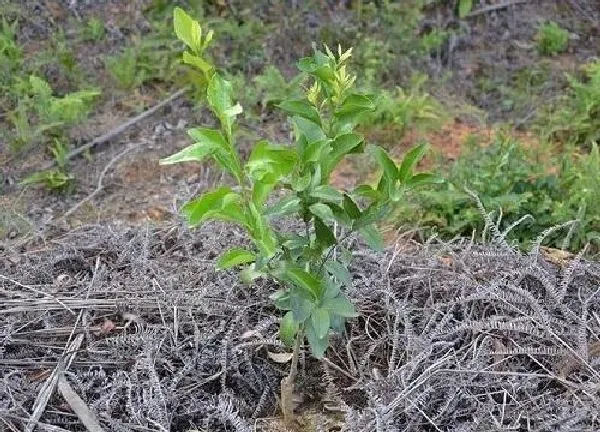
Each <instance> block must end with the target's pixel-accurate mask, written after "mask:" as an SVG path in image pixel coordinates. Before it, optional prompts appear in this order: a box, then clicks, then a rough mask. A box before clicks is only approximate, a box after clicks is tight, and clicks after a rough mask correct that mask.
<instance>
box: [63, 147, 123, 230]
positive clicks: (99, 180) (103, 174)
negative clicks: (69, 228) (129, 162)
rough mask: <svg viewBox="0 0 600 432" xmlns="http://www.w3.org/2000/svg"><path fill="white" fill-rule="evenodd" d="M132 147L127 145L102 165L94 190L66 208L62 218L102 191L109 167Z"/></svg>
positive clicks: (64, 218) (65, 217)
mask: <svg viewBox="0 0 600 432" xmlns="http://www.w3.org/2000/svg"><path fill="white" fill-rule="evenodd" d="M132 149H133V146H129V147H127V148H126V149H125V150H123V151H122V152H121V153H119V154H118V155H116V156H115V157H114V158H112V159H111V160H110V162H109V163H108V164H106V166H105V167H104V169H103V170H102V172H101V173H100V177H99V178H98V184H97V185H96V189H94V191H93V192H92V193H91V194H89V195H88V196H86V197H85V198H84V199H82V200H81V201H79V202H78V203H77V204H75V205H74V206H73V207H71V208H70V209H69V210H67V211H66V212H65V214H63V215H62V219H63V220H66V219H67V218H68V217H69V216H70V215H72V214H73V213H74V212H75V211H76V210H77V209H78V208H79V207H81V206H82V205H84V204H85V203H86V202H88V201H90V200H92V199H93V198H94V197H95V196H96V195H98V194H99V193H100V192H102V189H104V184H103V181H104V177H106V174H107V173H108V170H110V168H111V167H112V166H113V165H114V164H115V163H116V162H117V161H118V160H119V159H121V158H122V157H123V156H125V155H126V154H127V153H129V152H130V151H131V150H132Z"/></svg>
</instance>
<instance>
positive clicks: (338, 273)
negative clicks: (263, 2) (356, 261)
mask: <svg viewBox="0 0 600 432" xmlns="http://www.w3.org/2000/svg"><path fill="white" fill-rule="evenodd" d="M325 269H327V271H328V272H329V273H330V274H331V275H333V276H334V277H335V278H336V279H337V280H338V282H340V283H342V284H344V285H346V287H350V286H351V285H352V278H351V276H350V272H349V271H348V269H347V268H346V267H345V266H344V265H343V264H342V263H340V262H337V261H335V260H328V261H327V262H325Z"/></svg>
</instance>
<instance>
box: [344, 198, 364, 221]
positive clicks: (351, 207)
mask: <svg viewBox="0 0 600 432" xmlns="http://www.w3.org/2000/svg"><path fill="white" fill-rule="evenodd" d="M344 210H345V211H346V213H347V214H348V216H350V218H351V219H352V220H356V219H358V218H360V216H361V211H360V209H359V208H358V206H357V205H356V203H355V202H354V201H353V200H352V198H350V196H348V195H347V194H344Z"/></svg>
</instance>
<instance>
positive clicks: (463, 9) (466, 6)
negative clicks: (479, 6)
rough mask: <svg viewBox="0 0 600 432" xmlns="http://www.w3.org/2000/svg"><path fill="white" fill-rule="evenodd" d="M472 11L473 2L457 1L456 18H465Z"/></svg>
mask: <svg viewBox="0 0 600 432" xmlns="http://www.w3.org/2000/svg"><path fill="white" fill-rule="evenodd" d="M472 9H473V0H458V16H459V18H465V17H466V16H467V15H469V13H471V10H472Z"/></svg>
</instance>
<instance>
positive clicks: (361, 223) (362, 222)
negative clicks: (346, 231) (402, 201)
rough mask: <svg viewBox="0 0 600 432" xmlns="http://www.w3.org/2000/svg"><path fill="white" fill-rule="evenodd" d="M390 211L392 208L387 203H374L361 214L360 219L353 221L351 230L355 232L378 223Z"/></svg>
mask: <svg viewBox="0 0 600 432" xmlns="http://www.w3.org/2000/svg"><path fill="white" fill-rule="evenodd" d="M391 209H392V206H391V205H390V204H389V203H387V202H378V201H375V202H373V203H372V204H371V205H369V207H367V208H366V209H365V210H364V211H363V212H362V214H361V215H360V218H358V219H357V220H355V221H354V223H353V225H352V228H353V229H355V230H357V229H359V228H362V227H365V226H368V225H371V224H373V223H375V222H378V221H380V220H381V219H383V218H384V217H385V216H387V215H388V213H389V212H390V210H391Z"/></svg>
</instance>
